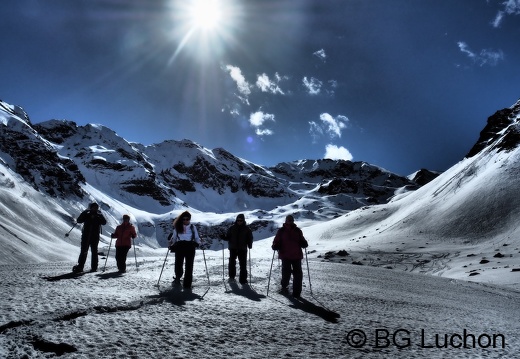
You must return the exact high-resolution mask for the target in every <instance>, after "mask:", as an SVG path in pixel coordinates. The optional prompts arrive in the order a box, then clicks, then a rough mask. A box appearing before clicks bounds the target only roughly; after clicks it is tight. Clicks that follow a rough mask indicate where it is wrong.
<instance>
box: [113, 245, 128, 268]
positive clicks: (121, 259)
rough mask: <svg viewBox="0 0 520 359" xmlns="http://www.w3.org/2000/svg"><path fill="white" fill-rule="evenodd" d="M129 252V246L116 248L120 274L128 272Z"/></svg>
mask: <svg viewBox="0 0 520 359" xmlns="http://www.w3.org/2000/svg"><path fill="white" fill-rule="evenodd" d="M129 250H130V247H128V246H124V247H123V246H121V247H116V262H117V269H118V270H119V271H120V272H125V271H126V256H127V254H128V251H129Z"/></svg>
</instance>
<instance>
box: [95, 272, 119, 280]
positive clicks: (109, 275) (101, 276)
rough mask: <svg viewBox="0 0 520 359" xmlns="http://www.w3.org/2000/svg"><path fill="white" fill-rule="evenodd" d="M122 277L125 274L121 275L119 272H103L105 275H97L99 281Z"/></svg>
mask: <svg viewBox="0 0 520 359" xmlns="http://www.w3.org/2000/svg"><path fill="white" fill-rule="evenodd" d="M122 275H123V273H121V272H119V271H117V272H110V273H106V272H103V273H100V274H96V276H97V277H98V278H99V279H110V278H118V277H121V276H122Z"/></svg>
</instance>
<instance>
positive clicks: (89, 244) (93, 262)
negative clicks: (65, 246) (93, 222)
mask: <svg viewBox="0 0 520 359" xmlns="http://www.w3.org/2000/svg"><path fill="white" fill-rule="evenodd" d="M98 245H99V237H97V236H92V237H90V236H83V237H81V252H80V253H79V258H78V268H79V269H81V270H83V267H84V266H85V262H86V261H87V256H88V249H89V248H90V269H91V270H92V271H96V270H97V267H98Z"/></svg>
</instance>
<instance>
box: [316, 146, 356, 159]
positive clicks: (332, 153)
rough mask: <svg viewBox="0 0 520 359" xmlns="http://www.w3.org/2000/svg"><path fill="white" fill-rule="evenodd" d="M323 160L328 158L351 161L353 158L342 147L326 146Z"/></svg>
mask: <svg viewBox="0 0 520 359" xmlns="http://www.w3.org/2000/svg"><path fill="white" fill-rule="evenodd" d="M323 158H328V159H331V160H346V161H352V159H353V158H354V156H352V154H351V153H350V151H349V150H347V149H346V148H345V147H343V146H340V147H338V146H336V145H332V144H328V145H327V146H326V147H325V155H324V156H323Z"/></svg>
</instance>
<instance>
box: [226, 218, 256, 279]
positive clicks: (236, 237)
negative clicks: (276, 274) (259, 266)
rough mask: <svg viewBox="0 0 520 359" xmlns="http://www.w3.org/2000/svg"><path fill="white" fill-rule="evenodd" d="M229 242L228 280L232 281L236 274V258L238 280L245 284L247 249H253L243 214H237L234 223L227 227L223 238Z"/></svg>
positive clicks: (251, 233) (251, 238)
mask: <svg viewBox="0 0 520 359" xmlns="http://www.w3.org/2000/svg"><path fill="white" fill-rule="evenodd" d="M223 239H224V240H225V241H228V242H229V264H228V274H229V280H230V281H234V280H235V276H236V274H237V258H238V264H239V266H240V274H239V277H238V280H239V282H240V283H241V284H247V249H248V248H249V249H251V248H253V232H251V229H250V228H249V227H248V226H247V224H246V219H245V217H244V215H243V214H239V215H238V216H237V218H236V220H235V223H233V225H232V226H231V227H229V229H228V231H227V234H226V236H225V237H224V238H223Z"/></svg>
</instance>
